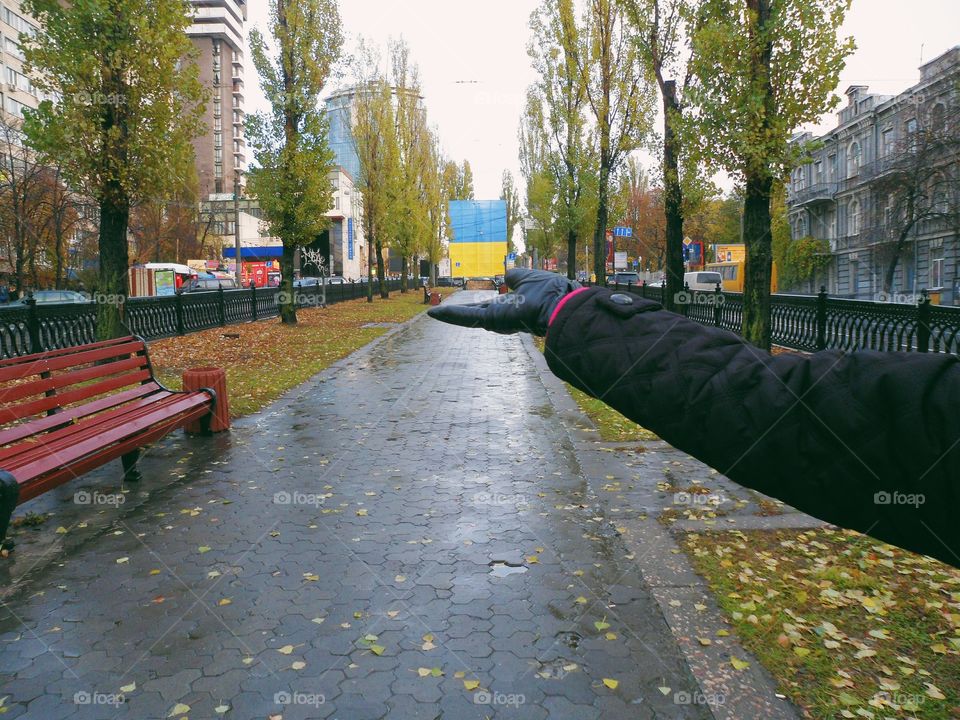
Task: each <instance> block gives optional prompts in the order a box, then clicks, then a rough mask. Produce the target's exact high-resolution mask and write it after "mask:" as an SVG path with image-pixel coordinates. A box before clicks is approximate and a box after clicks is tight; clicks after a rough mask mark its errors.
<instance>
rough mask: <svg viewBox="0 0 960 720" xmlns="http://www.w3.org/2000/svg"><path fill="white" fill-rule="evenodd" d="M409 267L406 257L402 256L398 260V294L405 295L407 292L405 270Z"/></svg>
mask: <svg viewBox="0 0 960 720" xmlns="http://www.w3.org/2000/svg"><path fill="white" fill-rule="evenodd" d="M408 267H409V261H408V260H407V256H406V255H404V256H403V257H401V258H400V292H401V293H405V292H406V291H407V268H408Z"/></svg>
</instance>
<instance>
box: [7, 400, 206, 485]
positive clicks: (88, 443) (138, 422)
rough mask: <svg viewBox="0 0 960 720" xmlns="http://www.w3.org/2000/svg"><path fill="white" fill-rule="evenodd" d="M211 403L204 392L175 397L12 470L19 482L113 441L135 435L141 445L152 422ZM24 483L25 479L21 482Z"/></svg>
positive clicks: (64, 465)
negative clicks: (121, 423)
mask: <svg viewBox="0 0 960 720" xmlns="http://www.w3.org/2000/svg"><path fill="white" fill-rule="evenodd" d="M209 404H210V398H209V396H207V395H206V394H204V393H191V394H189V395H186V396H184V397H179V398H176V399H175V400H174V402H171V403H169V404H166V405H165V406H164V407H163V408H158V409H154V410H153V412H150V413H148V414H144V415H142V416H141V417H139V418H136V419H133V420H130V421H128V422H125V423H124V424H123V425H121V426H119V427H116V428H112V429H110V430H108V431H107V432H101V433H98V434H97V435H95V436H94V437H91V438H88V439H86V440H82V441H80V442H77V443H73V444H71V445H68V446H66V447H64V448H62V449H61V450H59V451H58V452H57V453H56V455H52V454H47V455H45V456H43V457H41V458H39V459H37V460H35V461H33V462H30V463H27V464H26V465H21V466H19V467H14V468H12V469H10V470H9V472H10V473H11V474H13V476H14V477H16V478H17V480H18V482H20V477H24V478H30V477H39V476H42V475H45V474H47V473H51V472H54V471H57V470H58V469H60V468H68V467H70V466H72V465H75V464H76V463H78V462H79V461H81V460H83V458H84V457H85V456H87V455H91V454H95V453H97V452H100V451H102V450H103V449H104V448H107V447H110V446H111V445H114V444H121V445H122V444H124V441H127V440H131V439H135V440H136V442H137V446H140V445H142V444H144V443H143V440H142V438H141V437H139V436H141V435H143V434H144V433H145V432H148V431H149V430H150V427H151V426H153V425H157V424H158V423H162V422H169V421H170V419H176V420H178V422H179V416H181V415H186V416H190V417H191V419H192V415H193V411H196V410H198V409H199V410H200V411H201V412H206V411H207V408H208V406H209ZM21 484H23V483H22V482H21Z"/></svg>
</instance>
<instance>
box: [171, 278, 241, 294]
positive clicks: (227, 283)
mask: <svg viewBox="0 0 960 720" xmlns="http://www.w3.org/2000/svg"><path fill="white" fill-rule="evenodd" d="M238 287H239V285H237V279H236V278H233V277H222V278H217V277H202V278H196V279H195V280H192V281H190V282H189V283H188V284H186V285H184V287H183V289H182V290H181V292H188V293H193V292H210V291H212V290H219V289H220V288H223V289H224V290H236V289H237V288H238Z"/></svg>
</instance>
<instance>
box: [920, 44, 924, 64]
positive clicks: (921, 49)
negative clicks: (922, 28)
mask: <svg viewBox="0 0 960 720" xmlns="http://www.w3.org/2000/svg"><path fill="white" fill-rule="evenodd" d="M923 45H924V44H923V43H920V64H921V65H923Z"/></svg>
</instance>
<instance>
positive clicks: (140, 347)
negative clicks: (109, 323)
mask: <svg viewBox="0 0 960 720" xmlns="http://www.w3.org/2000/svg"><path fill="white" fill-rule="evenodd" d="M80 347H81V348H84V347H85V346H83V345H81V346H80ZM144 349H145V348H144V344H143V342H142V341H141V340H133V341H129V342H125V343H119V344H116V345H109V346H106V347H100V348H96V349H94V350H86V349H83V350H79V349H77V348H74V352H73V353H72V354H70V355H62V354H61V355H54V356H52V357H48V356H47V355H48V353H40V354H38V355H35V356H32V357H33V358H34V359H33V360H31V361H29V362H25V363H21V364H18V365H13V366H11V367H0V382H9V381H11V380H22V379H23V378H26V377H30V376H31V375H39V374H40V373H42V372H53V371H54V370H63V369H64V368H69V367H76V366H78V365H86V364H87V363H93V362H100V361H101V360H109V359H110V358H117V357H121V356H123V355H132V354H134V353H137V352H143V351H144ZM53 352H56V351H53ZM27 357H31V356H27Z"/></svg>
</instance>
